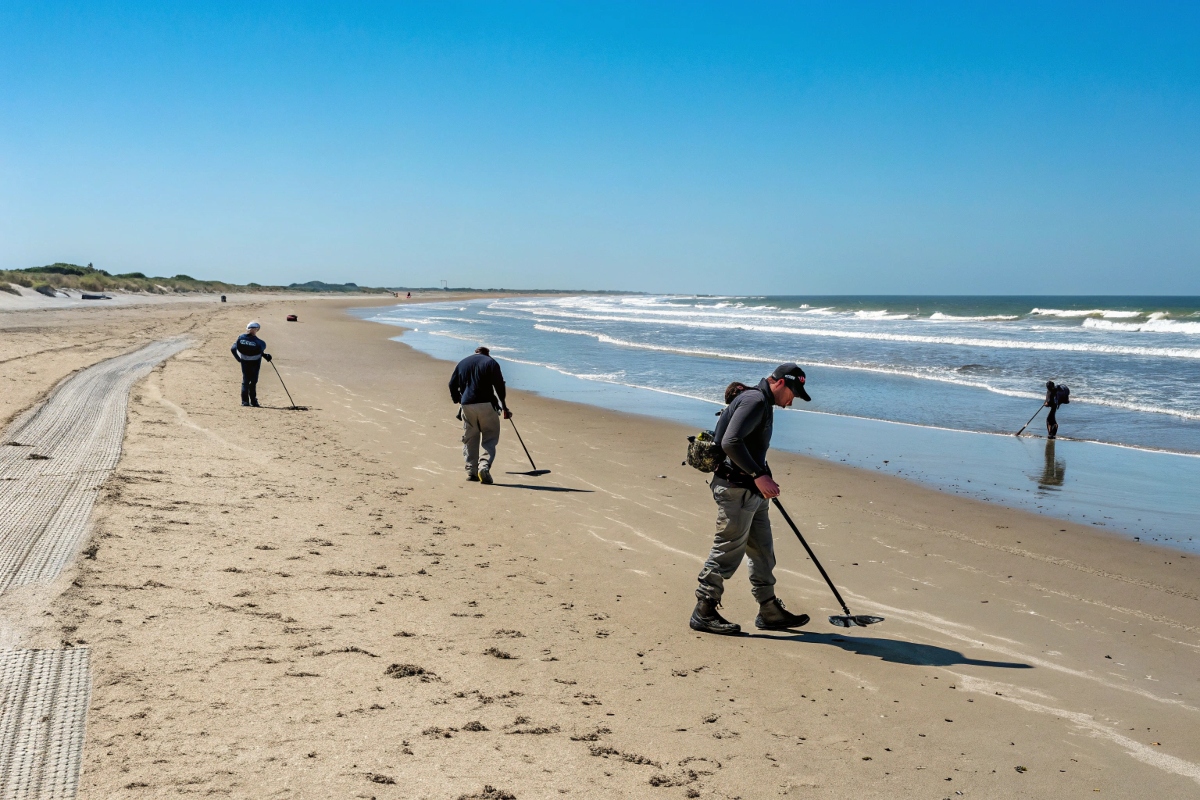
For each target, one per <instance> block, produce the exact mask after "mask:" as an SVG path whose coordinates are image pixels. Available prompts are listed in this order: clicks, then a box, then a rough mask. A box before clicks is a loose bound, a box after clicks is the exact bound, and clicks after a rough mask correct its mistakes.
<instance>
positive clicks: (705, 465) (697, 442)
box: [687, 431, 725, 472]
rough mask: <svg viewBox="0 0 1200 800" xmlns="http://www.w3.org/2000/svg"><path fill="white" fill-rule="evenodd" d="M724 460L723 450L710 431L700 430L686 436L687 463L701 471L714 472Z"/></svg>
mask: <svg viewBox="0 0 1200 800" xmlns="http://www.w3.org/2000/svg"><path fill="white" fill-rule="evenodd" d="M724 460H725V451H724V450H722V449H721V447H720V445H718V444H717V443H716V440H714V439H713V432H712V431H700V433H698V434H696V435H695V436H689V437H688V451H687V464H688V466H691V467H695V468H696V469H698V470H700V471H701V472H716V469H717V467H719V466H721V462H722V461H724Z"/></svg>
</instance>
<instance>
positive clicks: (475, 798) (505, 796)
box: [458, 784, 517, 800]
mask: <svg viewBox="0 0 1200 800" xmlns="http://www.w3.org/2000/svg"><path fill="white" fill-rule="evenodd" d="M458 800H517V796H516V795H515V794H513V793H512V792H506V791H504V790H503V789H497V788H496V787H495V786H492V785H491V784H485V785H484V787H483V791H482V792H476V793H475V794H460V795H459V796H458Z"/></svg>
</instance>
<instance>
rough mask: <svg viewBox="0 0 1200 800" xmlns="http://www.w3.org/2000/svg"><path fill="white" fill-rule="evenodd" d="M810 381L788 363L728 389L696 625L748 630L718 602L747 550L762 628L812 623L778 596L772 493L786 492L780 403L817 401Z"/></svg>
mask: <svg viewBox="0 0 1200 800" xmlns="http://www.w3.org/2000/svg"><path fill="white" fill-rule="evenodd" d="M804 380H805V378H804V370H802V369H800V367H798V366H796V365H795V364H782V365H780V366H779V367H778V368H776V370H775V371H774V372H773V373H771V376H770V377H768V378H763V379H762V381H761V382H759V384H758V386H756V387H753V388H751V387H747V386H745V385H744V384H740V383H737V382H734V383H731V384H730V385H729V386H728V387H727V388H726V390H725V397H726V400H727V401H728V402H729V405H728V406H726V408H725V410H724V411H722V412H721V418H720V419H719V420H717V427H716V430H715V431H713V438H714V439H715V440H716V442H717V444H718V445H719V446H720V447H721V449H722V450H723V451H724V453H725V461H724V462H722V463H721V465H720V466H719V467H717V470H716V472H715V473H714V477H713V480H712V484H711V488H712V494H713V500H715V501H716V503H717V530H716V535H715V537H714V539H713V547H712V552H710V553H709V555H708V560H707V561H705V562H704V568H703V569H701V570H700V575H699V584H700V585H699V586H698V587H697V588H696V608H695V610H694V611H692V618H691V620H690V622H689V624H690V625H691V627H692V630H697V631H703V632H705V633H719V634H726V635H730V634H736V633H740V632H741V630H742V629H741V626H740V625H738V624H737V623H734V622H730V621H729V620H727V619H725V618H724V617H722V616H721V614H720V613H719V612H718V611H717V609H718V608H719V607H720V605H721V596H722V594H723V593H724V591H725V581H727V580H729V579H730V578H732V577H733V573H734V572H736V571H737V568H738V565H739V564H741V563H742V556H743V555H748V556H749V557H750V587H751V588H750V591H751V593H752V594H753V595H754V599H755V600H757V601H758V604H759V613H758V616H757V617H756V618H755V620H754V625H755V627H757V628H760V629H762V630H786V629H788V628H798V627H800V626H801V625H805V624H807V623H808V615H807V614H799V615H797V614H793V613H791V612H790V611H788V610H787V609H786V608H784V606H783V603H782V602H780V601H779V598H777V597H776V596H775V574H774V572H775V543H774V540H773V539H772V538H771V519H770V517H769V516H768V514H767V511H768V509H769V508H770V501H771V498H772V497H778V496H779V485H778V484H776V483H775V480H774V479H773V478H772V477H771V466H770V465H769V464H768V463H767V449H768V448H769V447H770V446H771V431H772V428H773V427H774V408H775V406H779V407H780V408H787V407H788V406H790V405H791V404H792V400H793V399H794V398H796V397H799V398H800V399H802V400H804V401H805V402H808V401H810V400H811V399H812V398H811V397H809V396H808V392H806V391H805V389H804Z"/></svg>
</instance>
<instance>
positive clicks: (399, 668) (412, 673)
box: [383, 664, 434, 680]
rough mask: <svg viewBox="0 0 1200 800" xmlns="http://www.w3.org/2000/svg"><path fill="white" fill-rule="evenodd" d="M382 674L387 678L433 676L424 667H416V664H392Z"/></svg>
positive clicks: (423, 678) (422, 677)
mask: <svg viewBox="0 0 1200 800" xmlns="http://www.w3.org/2000/svg"><path fill="white" fill-rule="evenodd" d="M383 674H384V675H386V676H388V677H389V678H414V677H415V678H420V679H422V680H428V679H429V678H432V677H434V674H433V673H432V672H430V671H429V670H427V669H425V668H424V667H418V666H417V665H416V664H392V665H391V666H390V667H388V668H387V669H385V670H384V671H383Z"/></svg>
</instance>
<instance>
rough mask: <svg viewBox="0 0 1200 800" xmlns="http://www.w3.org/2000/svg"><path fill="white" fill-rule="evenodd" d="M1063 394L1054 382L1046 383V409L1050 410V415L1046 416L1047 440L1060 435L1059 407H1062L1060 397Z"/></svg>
mask: <svg viewBox="0 0 1200 800" xmlns="http://www.w3.org/2000/svg"><path fill="white" fill-rule="evenodd" d="M1060 394H1061V393H1060V392H1059V388H1058V387H1057V386H1055V385H1054V381H1046V402H1045V404H1044V405H1045V406H1046V408H1049V409H1050V413H1049V414H1047V415H1046V438H1047V439H1053V438H1054V437H1055V436H1057V435H1058V419H1057V417H1056V415H1057V413H1058V407H1059V406H1060V405H1062V399H1061V398H1060V397H1059V395H1060Z"/></svg>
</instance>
